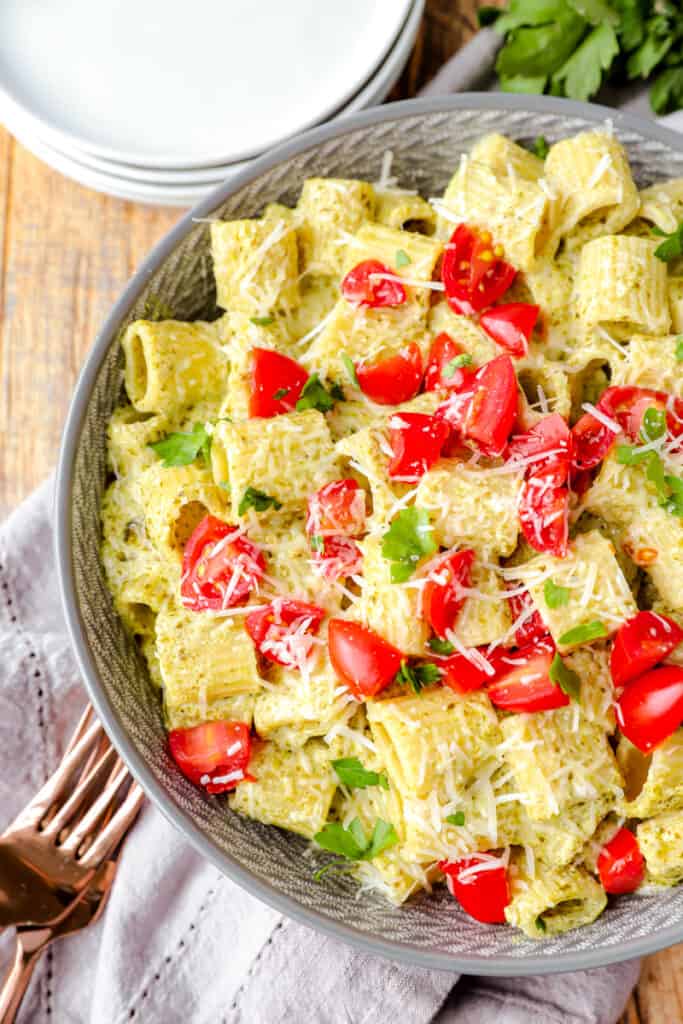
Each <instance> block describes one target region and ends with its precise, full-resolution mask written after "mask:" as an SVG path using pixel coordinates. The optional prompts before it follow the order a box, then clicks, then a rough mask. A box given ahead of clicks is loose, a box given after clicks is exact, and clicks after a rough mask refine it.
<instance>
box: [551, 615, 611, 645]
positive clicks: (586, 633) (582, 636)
mask: <svg viewBox="0 0 683 1024" xmlns="http://www.w3.org/2000/svg"><path fill="white" fill-rule="evenodd" d="M607 635H608V634H607V627H606V626H605V624H604V622H599V621H597V620H595V621H594V622H587V623H586V624H585V625H584V626H574V628H573V629H568V630H567V632H566V633H563V634H562V636H561V637H560V639H559V641H558V643H561V644H562V646H565V645H566V646H569V645H570V644H571V645H573V644H587V643H590V641H591V640H598V639H599V638H600V637H603V636H607Z"/></svg>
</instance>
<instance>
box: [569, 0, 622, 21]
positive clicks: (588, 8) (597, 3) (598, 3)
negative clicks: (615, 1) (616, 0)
mask: <svg viewBox="0 0 683 1024" xmlns="http://www.w3.org/2000/svg"><path fill="white" fill-rule="evenodd" d="M569 6H570V7H573V8H574V10H575V11H576V13H577V14H580V15H581V17H582V18H585V19H586V21H589V22H590V23H591V25H602V24H604V23H605V22H606V23H607V24H608V25H617V24H618V23H619V15H618V14H617V13H616V11H614V10H612V8H611V7H610V5H609V4H608V3H606V2H605V0H569Z"/></svg>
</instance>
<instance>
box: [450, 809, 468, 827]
mask: <svg viewBox="0 0 683 1024" xmlns="http://www.w3.org/2000/svg"><path fill="white" fill-rule="evenodd" d="M446 821H447V822H448V824H449V825H458V826H460V825H464V824H465V814H464V811H456V812H455V814H447V815H446Z"/></svg>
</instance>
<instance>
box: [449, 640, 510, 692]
mask: <svg viewBox="0 0 683 1024" xmlns="http://www.w3.org/2000/svg"><path fill="white" fill-rule="evenodd" d="M479 653H480V654H481V656H482V662H481V665H475V664H474V662H473V661H471V660H470V658H466V657H465V655H464V654H451V655H449V656H448V657H447V658H439V659H438V661H437V662H436V663H437V664H438V666H439V668H440V669H441V670H442V675H441V683H442V685H443V686H447V687H448V688H449V689H451V690H454V691H455V693H470V692H471V691H472V690H480V689H481V687H482V686H483V685H484V683H490V682H491V680H492V679H495V676H496V672H497V668H498V660H497V658H495V657H489V656H487V654H486V648H485V647H483V648H482V649H481V650H480V651H479ZM487 664H488V665H489V667H488V668H486V667H485V666H486V665H487Z"/></svg>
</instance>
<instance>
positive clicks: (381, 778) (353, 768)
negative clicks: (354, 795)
mask: <svg viewBox="0 0 683 1024" xmlns="http://www.w3.org/2000/svg"><path fill="white" fill-rule="evenodd" d="M332 767H333V768H334V770H335V772H336V773H337V777H338V779H339V781H340V782H341V783H343V785H345V786H348V788H349V789H367V787H368V786H379V787H380V788H381V789H389V780H388V779H387V777H386V775H384V773H383V772H371V771H368V769H367V768H364V767H363V765H362V764H361V762H360V761H359V760H358V758H357V757H340V758H338V759H337V760H336V761H333V762H332Z"/></svg>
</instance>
